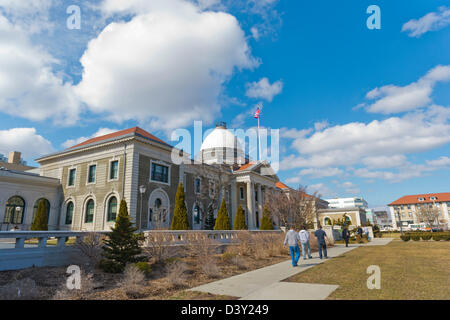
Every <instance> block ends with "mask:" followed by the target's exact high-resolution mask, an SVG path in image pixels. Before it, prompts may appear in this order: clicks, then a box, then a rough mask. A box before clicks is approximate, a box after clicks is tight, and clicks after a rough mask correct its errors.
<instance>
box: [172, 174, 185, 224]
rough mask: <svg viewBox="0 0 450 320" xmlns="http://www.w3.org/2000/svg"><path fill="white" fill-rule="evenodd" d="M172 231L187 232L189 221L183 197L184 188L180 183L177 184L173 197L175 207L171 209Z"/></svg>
mask: <svg viewBox="0 0 450 320" xmlns="http://www.w3.org/2000/svg"><path fill="white" fill-rule="evenodd" d="M170 229H172V230H188V229H189V220H188V216H187V208H186V202H185V195H184V187H183V184H182V183H181V182H180V183H179V184H178V189H177V194H176V195H175V207H174V209H173V218H172V225H171V227H170Z"/></svg>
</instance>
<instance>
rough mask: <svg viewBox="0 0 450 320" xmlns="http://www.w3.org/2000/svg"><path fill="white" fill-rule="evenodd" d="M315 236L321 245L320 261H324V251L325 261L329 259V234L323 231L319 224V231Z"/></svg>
mask: <svg viewBox="0 0 450 320" xmlns="http://www.w3.org/2000/svg"><path fill="white" fill-rule="evenodd" d="M314 235H315V236H316V238H317V243H318V245H319V257H320V259H322V251H323V256H324V257H325V259H328V256H327V243H326V241H325V239H328V237H327V234H326V233H325V231H323V230H322V226H321V225H320V224H319V229H317V230H316V232H314Z"/></svg>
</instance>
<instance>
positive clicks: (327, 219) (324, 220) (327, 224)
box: [323, 217, 331, 226]
mask: <svg viewBox="0 0 450 320" xmlns="http://www.w3.org/2000/svg"><path fill="white" fill-rule="evenodd" d="M323 224H324V225H326V226H331V219H330V218H328V217H326V218H325V219H323Z"/></svg>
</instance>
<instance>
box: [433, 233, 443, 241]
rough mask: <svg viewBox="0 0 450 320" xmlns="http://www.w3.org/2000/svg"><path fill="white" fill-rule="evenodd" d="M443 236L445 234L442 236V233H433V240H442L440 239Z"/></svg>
mask: <svg viewBox="0 0 450 320" xmlns="http://www.w3.org/2000/svg"><path fill="white" fill-rule="evenodd" d="M442 238H443V236H441V235H439V234H433V240H434V241H440V240H443V239H442Z"/></svg>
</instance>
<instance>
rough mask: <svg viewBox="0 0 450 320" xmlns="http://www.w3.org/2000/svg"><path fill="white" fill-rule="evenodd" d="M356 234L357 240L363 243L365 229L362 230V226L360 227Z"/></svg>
mask: <svg viewBox="0 0 450 320" xmlns="http://www.w3.org/2000/svg"><path fill="white" fill-rule="evenodd" d="M356 234H357V236H356V240H357V241H358V242H359V243H362V235H363V229H362V228H361V226H358V229H356Z"/></svg>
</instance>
